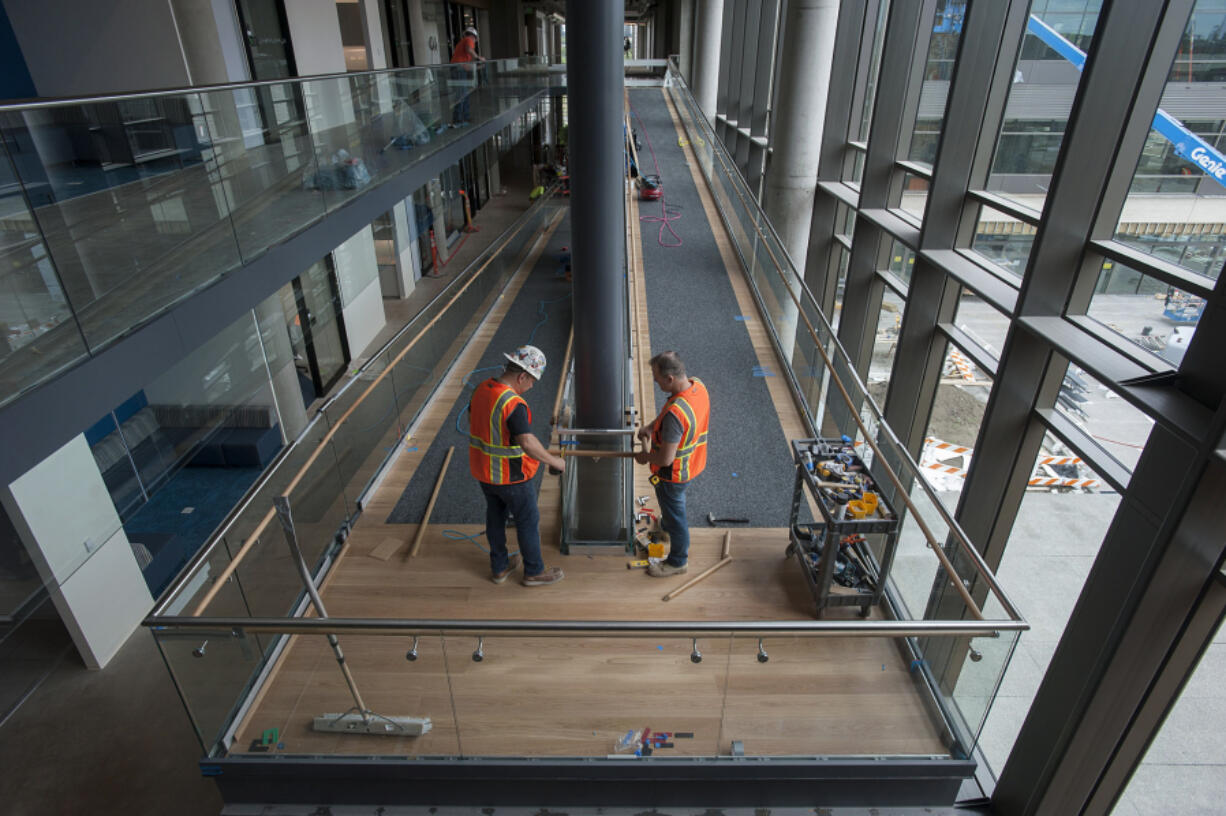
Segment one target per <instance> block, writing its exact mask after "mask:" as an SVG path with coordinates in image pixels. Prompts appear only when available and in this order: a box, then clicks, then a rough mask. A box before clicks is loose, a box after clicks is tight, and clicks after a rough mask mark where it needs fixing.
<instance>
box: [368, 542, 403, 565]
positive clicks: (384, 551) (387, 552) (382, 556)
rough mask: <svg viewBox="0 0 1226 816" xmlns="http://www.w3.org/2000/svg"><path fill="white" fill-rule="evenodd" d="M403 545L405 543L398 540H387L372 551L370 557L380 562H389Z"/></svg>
mask: <svg viewBox="0 0 1226 816" xmlns="http://www.w3.org/2000/svg"><path fill="white" fill-rule="evenodd" d="M402 544H404V542H403V541H401V540H400V539H398V538H385V539H383V541H382V542H381V543H380V544H379V546H377V547H375V548H374V549H373V550H371V551H370V553H369V555H370V557H371V558H377V559H378V560H380V561H387V560H388V559H390V558H391V557H392V555H394V554H395V552H396V550H398V549H400V546H401V545H402Z"/></svg>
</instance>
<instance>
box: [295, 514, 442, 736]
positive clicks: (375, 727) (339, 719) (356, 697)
mask: <svg viewBox="0 0 1226 816" xmlns="http://www.w3.org/2000/svg"><path fill="white" fill-rule="evenodd" d="M273 505H274V506H275V507H276V508H277V518H279V519H280V520H281V527H282V529H283V530H284V531H285V540H286V542H287V543H288V544H289V549H290V557H291V558H292V559H293V561H294V562H295V563H296V564H297V566H298V574H299V575H300V576H301V577H302V583H303V585H304V586H305V587H306V591H307V594H308V595H310V596H311V603H313V604H315V611H316V612H318V613H319V618H320V620H327V619H328V613H327V611H326V610H325V609H324V602H323V599H322V598H320V597H319V591H318V590H317V589H315V582H314V581H312V580H311V571H310V570H309V569H307V565H306V560H305V559H304V558H303V557H302V550H301V548H299V546H298V536H297V534H296V533H295V532H294V519H293V517H292V516H291V515H290V509H289V498H288V497H286V496H278V497H277V498H276V499H273ZM327 638H328V643H329V644H330V645H331V646H332V653H333V654H334V655H336V663H337V665H338V666H340V667H341V673H342V674H344V675H345V683H346V684H347V685H348V686H349V693H350V694H352V695H353V702H354V703H355V705H354V707H353V708H351V709H349V710H348V711H346V712H344V713H342V714H323V715H321V716H318V717H316V718H315V730H316V731H332V732H339V733H342V734H383V735H386V736H393V737H420V736H421V735H422V734H424V733H426V732H427V731H429V730H430V728H431V722H430V718H429V717H389V716H386V715H383V714H377V713H375V712H374V711H371V710H370V709H369V708H367V707H366V704H365V703H364V702H362V695H361V694H360V693H358V686H357V683H355V682H354V680H353V673H352V672H350V671H349V666H348V664H346V663H345V655H344V653H343V652H342V651H341V644H340V641H338V640H337V639H336V635H333V634H329V635H328V636H327Z"/></svg>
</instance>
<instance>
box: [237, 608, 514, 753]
mask: <svg viewBox="0 0 1226 816" xmlns="http://www.w3.org/2000/svg"><path fill="white" fill-rule="evenodd" d="M328 611H329V612H332V611H333V610H332V608H331V606H330V607H329V609H328ZM337 640H338V642H339V644H340V648H341V652H342V654H344V656H345V663H346V665H347V666H348V667H349V670H350V673H351V676H352V678H353V682H354V685H355V686H356V688H357V690H358V694H359V695H360V697H361V699H362V702H363V703H364V704H365V705H366V708H367V709H368V710H369V711H371V712H372V713H373V716H372V722H376V723H382V724H390V723H389V721H390V722H391V723H394V722H403V719H402V718H406V717H408V718H417V719H422V718H425V719H428V720H429V722H430V728H429V730H428V731H426V732H425V733H424V734H421V735H420V736H408V735H405V734H394V735H387V734H342V733H334V732H330V731H321V730H317V729H316V728H315V718H316V717H324V716H325V715H332V717H331V718H330V719H332V720H335V719H337V717H339V716H340V715H342V714H345V713H346V712H349V711H350V710H351V709H355V708H356V705H355V703H354V699H353V695H352V694H351V692H350V691H349V686H348V685H347V684H346V681H345V678H344V675H343V674H342V672H341V669H340V667H339V666H338V665H337V662H336V656H335V654H334V653H333V651H332V647H331V646H330V645H329V643H328V641H327V639H326V638H325V637H324V636H322V635H314V636H307V635H302V636H298V637H295V638H293V639H292V640H291V641H290V643H289V644H288V645H287V646H286V649H285V652H284V654H283V655H282V657H281V658H280V661H281V663H280V669H279V670H278V672H277V681H276V683H274V684H272V685H271V686H270V687H269V689H268V691H267V692H266V693H265V694H264V695H262V696H261V697H260V698H259V700H258V701H257V702H256V704H255V705H254V706H253V707H252V708H251V709H250V710H249V711H248V712H246V714H245V716H243V717H242V719H241V720H240V721H239V722H238V723H236V725H235V738H234V743H233V746H232V748H231V749H230V755H236V754H239V755H241V754H251V755H253V756H258V755H260V754H269V753H271V754H279V753H284V754H322V755H333V756H338V755H339V756H345V755H370V754H379V755H382V756H402V757H413V756H459V755H461V754H462V753H463V751H462V750H461V746H462V745H463V742H464V737H466V736H467V734H465V733H463V732H462V731H460V730H459V729H457V728H456V724H455V719H454V718H453V716H452V699H451V693H450V691H449V688H448V670H447V658H448V657H449V656H450V657H451V659H452V661H453V663H454V662H455V661H457V659H458V658H457V656H452V655H449V654H448V653H446V652H445V650H444V647H445V645H446V646H448V647H452V651H455V650H457V649H463V647H462V646H461V645H460V644H458V643H457V644H452V643H451V642H450V638H448V639H446V640H445V639H444V638H441V637H439V636H437V635H434V636H421V637H412V636H378V637H376V636H360V635H345V634H342V635H339V636H338V637H337ZM471 651H472V646H471V645H469V646H467V648H466V649H463V653H462V654H460V655H459V656H458V657H459V658H462V659H463V660H465V661H469V662H471V658H470V657H469V654H468V653H469V652H471ZM489 673H490V672H487V674H489ZM492 673H497V669H496V668H495V669H494V670H493V672H492ZM489 699H490V701H491V703H494V704H497V705H499V706H500V707H502V704H503V703H504V702H505V698H504V696H503V692H502V691H498V692H493V693H492V694H491V696H490V698H489ZM506 708H511V709H522V708H523V706H518V705H517V706H506ZM384 718H386V719H384ZM273 732H275V735H276V739H271V736H272V733H273ZM506 736H507V738H508V739H513V738H514V737H513V736H512V735H510V734H508V735H506ZM463 747H465V748H467V746H466V745H463Z"/></svg>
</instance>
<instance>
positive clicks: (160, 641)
mask: <svg viewBox="0 0 1226 816" xmlns="http://www.w3.org/2000/svg"><path fill="white" fill-rule="evenodd" d="M236 591H237V590H236V589H232V588H231V587H226V588H224V589H223V590H222V593H221V595H220V596H219V600H221V602H222V604H223V605H224V604H225V603H226V600H225V598H224V596H225V595H228V594H230V593H232V592H236ZM153 638H154V640H155V641H156V642H157V645H158V649H159V650H160V651H161V653H162V659H163V660H165V662H166V666H167V668H168V669H169V670H170V674H171V676H172V677H173V678H174V682H175V686H176V687H177V689H178V691H179V696H180V698H181V699H182V700H183V705H184V707H185V708H186V709H187V713H188V716H189V717H190V718H191V721H192V726H193V727H194V728H195V730H196V735H197V737H198V738H199V740H200V744H201V747H202V748H203V749H204V752H205V754H206V755H209V756H216V755H218V754H219V753H220V752H221V751H222V746H221V743H222V741H223V739H224V737H225V734H226V731H227V729H229V727H230V724H231V723H232V722H233V720H234V715H235V712H236V711H237V710H238V708H239V706H240V705H241V704H242V702H243V701H244V700H245V699H246V697H247V695H248V694H249V693H250V692H251V690H252V688H253V687H254V685H255V682H256V680H257V679H258V677H259V674H260V670H261V669H263V667H264V664H265V659H266V658H265V656H264V645H265V640H266V636H264V635H254V634H250V633H244V632H239V631H230V630H224V629H216V630H170V629H165V628H160V627H155V628H154V629H153Z"/></svg>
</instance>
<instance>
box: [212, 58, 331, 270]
mask: <svg viewBox="0 0 1226 816" xmlns="http://www.w3.org/2000/svg"><path fill="white" fill-rule="evenodd" d="M200 99H201V105H202V116H203V119H204V123H205V125H206V127H207V133H208V137H209V139H210V147H209V150H208V151H207V152H208V153H209V154H210V155H211V156H212V162H213V166H212V170H213V172H212V174H211V177H210V181H211V184H212V190H213V195H214V196H215V197H217V198H219V199H221V200H222V201H224V202H226V204H227V206H228V207H229V208H230V211H231V214H232V216H231V217H232V220H233V228H234V233H235V235H236V240H237V241H238V246H239V251H240V253H241V254H242V257H243V260H244V261H251V260H252V259H254V258H256V257H258V256H260V255H262V254H263V253H264V252H266V251H267V250H268V249H269V247H272V246H275V245H277V244H279V243H280V242H282V241H284V240H285V239H286V238H288V237H289V236H291V235H293V234H295V233H297V232H299V231H300V230H302V229H303V228H305V227H306V226H308V225H309V224H311V223H313V222H315V221H317V220H318V219H319V218H321V217H323V214H324V201H323V193H322V191H320V190H319V189H318V188H317V187H315V186H313V185H312V184H311V181H312V179H314V178H315V176H316V175H317V167H316V163H315V153H314V150H313V149H312V144H311V137H310V133H309V132H308V130H307V120H306V103H305V101H304V99H303V95H302V84H301V83H297V82H283V83H277V84H271V85H257V86H254V87H250V88H234V89H229V90H220V91H206V92H204V93H202V94H200Z"/></svg>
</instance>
